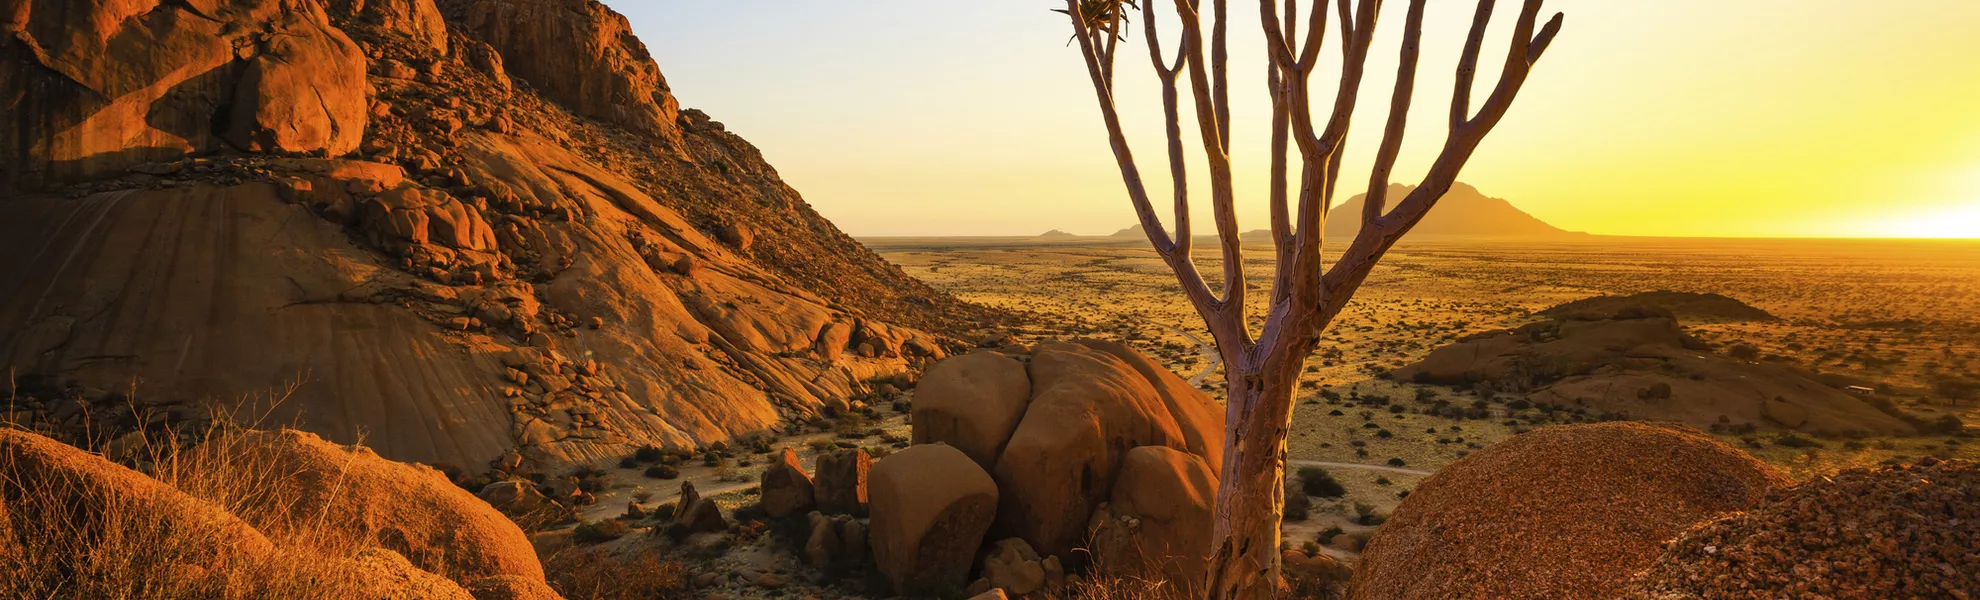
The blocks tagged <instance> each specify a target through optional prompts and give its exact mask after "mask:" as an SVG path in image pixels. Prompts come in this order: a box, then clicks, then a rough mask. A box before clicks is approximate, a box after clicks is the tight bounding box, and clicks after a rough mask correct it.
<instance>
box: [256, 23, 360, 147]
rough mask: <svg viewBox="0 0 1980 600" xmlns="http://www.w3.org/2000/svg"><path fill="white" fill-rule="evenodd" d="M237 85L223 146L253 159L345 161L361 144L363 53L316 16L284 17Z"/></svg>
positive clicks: (335, 29) (340, 32)
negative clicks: (315, 156) (299, 156)
mask: <svg viewBox="0 0 1980 600" xmlns="http://www.w3.org/2000/svg"><path fill="white" fill-rule="evenodd" d="M285 17H286V19H285V21H284V22H283V23H282V29H281V33H278V34H276V35H272V36H269V37H268V38H267V39H266V40H265V41H262V42H260V44H259V46H260V48H259V49H258V53H257V54H256V55H255V57H254V58H253V59H251V60H249V61H248V65H247V68H246V69H244V70H243V71H242V74H241V78H240V81H239V82H238V83H236V84H235V91H234V104H233V107H232V108H231V109H230V110H229V111H228V114H229V115H230V116H231V118H232V123H231V124H229V126H228V128H227V141H228V142H230V143H232V144H233V145H234V146H235V147H238V148H241V149H244V150H248V151H252V152H288V153H313V152H321V153H324V154H328V155H330V156H342V155H345V154H349V153H351V151H353V150H357V148H358V143H359V142H360V141H362V140H363V138H364V125H365V119H366V118H367V110H366V109H367V108H368V102H367V101H366V97H365V70H366V63H365V57H364V53H363V52H361V51H360V50H359V49H358V47H357V44H356V43H354V42H352V41H351V39H350V38H349V37H346V36H345V35H344V33H343V32H342V31H340V30H338V29H337V28H335V27H332V26H330V24H329V22H328V21H326V20H325V19H324V18H323V16H322V14H321V13H320V12H316V13H315V14H310V15H308V16H304V15H302V14H294V13H292V14H288V15H285Z"/></svg>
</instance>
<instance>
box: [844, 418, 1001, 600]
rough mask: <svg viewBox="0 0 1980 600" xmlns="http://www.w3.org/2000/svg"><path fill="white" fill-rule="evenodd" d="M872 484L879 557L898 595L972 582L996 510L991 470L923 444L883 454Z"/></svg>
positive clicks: (944, 589) (944, 590)
mask: <svg viewBox="0 0 1980 600" xmlns="http://www.w3.org/2000/svg"><path fill="white" fill-rule="evenodd" d="M870 482H871V486H872V492H871V493H872V502H873V503H872V509H873V520H872V527H873V529H872V532H871V534H870V535H871V542H872V544H873V560H874V562H875V563H876V564H877V565H878V567H879V570H880V573H881V574H882V575H883V576H885V577H886V579H887V581H888V583H889V584H890V585H892V586H893V589H894V592H895V593H897V594H900V595H927V594H938V593H950V592H953V591H954V590H960V589H962V587H963V585H964V584H967V583H969V579H968V577H969V570H970V563H971V562H972V561H973V560H974V559H975V557H976V550H977V548H978V547H980V546H982V545H983V534H984V533H985V532H988V531H989V530H990V523H991V519H992V518H993V517H994V515H995V513H996V510H997V494H998V492H997V484H996V482H995V481H992V480H991V479H990V476H989V474H987V473H984V472H983V469H982V468H981V467H978V466H977V465H976V463H975V462H974V461H971V460H970V458H969V456H968V455H966V454H963V453H962V452H961V451H959V450H956V449H955V448H952V447H949V446H947V445H944V444H923V445H916V446H911V447H909V448H907V449H906V450H902V451H900V452H895V453H893V454H890V455H888V456H887V457H886V458H883V459H880V461H879V462H877V463H875V464H874V465H873V472H872V478H871V480H870Z"/></svg>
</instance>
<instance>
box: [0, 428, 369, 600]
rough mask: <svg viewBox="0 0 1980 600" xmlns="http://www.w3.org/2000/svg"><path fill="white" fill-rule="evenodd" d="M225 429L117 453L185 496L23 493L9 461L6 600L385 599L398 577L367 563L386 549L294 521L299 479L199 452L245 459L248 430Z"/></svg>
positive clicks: (130, 444)
mask: <svg viewBox="0 0 1980 600" xmlns="http://www.w3.org/2000/svg"><path fill="white" fill-rule="evenodd" d="M137 422H139V423H143V422H145V421H144V420H143V419H139V420H138V421H137ZM214 423H216V424H214V425H209V426H206V427H203V428H201V430H200V431H196V432H193V433H194V435H191V436H186V438H187V439H189V440H190V441H191V442H192V443H191V444H189V445H186V446H181V445H180V444H179V441H180V440H181V438H182V436H181V435H180V434H179V432H177V431H174V430H172V429H170V428H161V429H155V430H152V431H149V432H145V431H140V432H136V433H134V434H130V435H127V436H125V437H123V438H120V439H118V440H117V441H116V442H114V443H111V444H107V447H108V448H107V449H108V450H109V451H110V454H113V455H115V456H113V458H117V459H120V461H121V462H123V463H124V464H125V465H126V466H132V467H134V468H136V469H137V470H138V471H139V472H140V473H142V474H143V475H147V476H149V477H151V478H152V479H155V480H157V481H158V482H161V483H163V484H165V485H167V486H170V487H172V488H176V489H177V490H179V491H181V492H184V493H183V495H181V494H156V493H152V494H147V493H143V491H142V490H110V491H109V492H108V493H106V492H105V490H104V488H103V486H101V485H100V484H101V481H95V482H92V481H90V480H88V478H85V477H82V476H78V475H75V474H71V473H63V474H61V475H60V476H50V477H41V478H37V479H35V480H33V481H23V480H21V477H20V473H22V469H18V468H16V465H15V464H13V461H14V460H15V459H16V457H15V456H14V454H13V453H5V454H0V461H5V462H0V497H3V498H4V500H0V504H3V505H4V506H5V512H6V513H7V515H8V516H9V517H10V518H9V521H10V522H11V523H10V524H11V528H12V529H13V531H12V534H13V535H12V536H10V537H11V539H7V538H6V537H0V597H4V598H116V599H130V600H140V599H161V600H163V599H182V598H183V599H195V598H197V599H259V598H269V599H311V598H325V599H333V598H359V597H376V596H378V595H379V593H380V590H379V589H378V588H377V586H379V585H386V584H383V583H380V582H381V581H385V580H387V579H390V577H383V576H381V575H382V574H381V573H379V572H377V571H373V570H369V569H375V568H377V567H375V565H378V564H381V563H380V562H379V561H377V560H366V561H358V560H355V559H356V557H358V555H359V554H360V553H362V552H364V551H366V550H368V549H371V548H373V547H374V544H369V543H363V542H360V541H356V540H350V539H348V538H347V537H346V536H340V535H322V534H320V533H319V532H321V531H322V530H324V529H325V525H326V523H323V522H321V520H320V519H317V520H310V519H307V518H297V517H292V516H288V515H289V511H287V510H286V508H287V507H288V506H290V505H291V504H293V503H294V502H295V501H296V498H295V495H294V494H293V493H285V492H284V490H291V489H292V488H293V487H294V486H286V485H282V483H283V481H284V480H285V479H286V478H288V477H290V476H291V474H289V473H284V472H282V471H281V470H279V469H277V468H275V467H274V466H273V465H271V464H268V463H266V462H264V461H259V460H257V459H255V458H253V457H254V456H256V455H257V454H258V453H253V452H194V451H191V448H192V447H196V446H198V445H200V444H211V446H209V447H211V448H234V447H237V444H239V443H240V440H239V437H240V436H239V432H240V431H241V430H240V429H238V428H235V427H232V426H228V425H224V424H223V423H225V421H224V420H216V421H214ZM92 445H93V446H96V447H104V446H106V445H94V444H92ZM134 491H135V492H137V493H125V492H134ZM78 499H81V500H82V501H80V502H78ZM216 508H217V511H216V510H215V509H216ZM220 511H224V512H225V513H226V514H225V515H221V514H218V513H219V512H220ZM188 515H193V516H192V517H191V518H189V517H188ZM233 517H238V519H235V518H233ZM248 522H254V523H276V524H279V525H281V526H280V527H269V528H265V529H267V530H269V531H280V532H281V534H280V535H276V536H265V535H263V534H261V533H259V532H257V531H256V530H254V529H253V528H252V527H249V526H247V525H246V523H248ZM271 542H272V546H271V544H270V543H271ZM8 545H12V546H13V547H11V548H9V547H7V546H8ZM368 565H373V566H368Z"/></svg>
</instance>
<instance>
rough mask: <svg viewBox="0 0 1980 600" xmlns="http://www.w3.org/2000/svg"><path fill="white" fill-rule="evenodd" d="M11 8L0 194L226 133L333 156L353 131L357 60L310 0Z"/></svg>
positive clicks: (4, 49)
mask: <svg viewBox="0 0 1980 600" xmlns="http://www.w3.org/2000/svg"><path fill="white" fill-rule="evenodd" d="M13 4H14V8H13V9H12V10H10V11H9V13H10V14H8V15H7V16H6V18H7V22H6V23H5V25H4V29H5V31H6V32H7V35H6V36H5V38H4V39H0V112H4V113H5V114H7V115H8V120H9V122H8V124H7V126H6V127H4V128H0V142H4V143H0V164H3V165H5V166H4V167H0V190H18V189H23V188H38V187H46V186H51V185H60V184H65V183H69V182H73V181H78V180H82V179H88V178H95V177H102V176H106V175H115V174H121V172H122V171H123V170H124V169H125V168H127V167H131V166H133V165H137V164H140V163H144V162H147V161H155V160H164V159H172V158H177V157H180V156H184V155H187V154H192V153H204V152H212V151H215V150H222V149H226V148H227V145H228V143H231V144H232V145H233V146H234V147H235V148H238V149H248V150H260V151H280V152H324V153H328V154H331V155H341V154H345V153H348V152H350V151H351V150H354V149H356V148H357V147H358V143H359V140H360V139H361V136H363V135H364V131H365V124H366V116H367V115H366V112H365V109H366V107H367V105H366V101H365V99H366V87H365V81H364V75H363V74H364V71H365V67H366V61H365V56H364V55H363V53H361V52H360V51H359V49H358V47H357V45H356V44H354V43H353V42H352V41H351V39H350V38H349V37H347V36H346V35H344V33H343V32H342V31H341V30H339V29H338V28H336V27H334V26H333V25H331V23H330V21H329V18H328V17H327V16H326V15H325V13H324V12H323V10H322V8H321V7H320V6H318V5H317V4H316V3H314V2H308V1H302V2H296V1H283V0H229V1H223V2H210V3H204V4H202V5H200V6H199V7H197V8H196V7H194V6H193V5H187V4H173V3H167V4H163V5H160V4H158V3H155V2H129V1H123V2H114V1H113V2H100V3H90V4H89V5H88V6H70V5H68V4H67V3H63V2H43V1H31V2H15V3H13ZM216 123H221V124H225V128H224V133H225V135H224V136H222V135H216V127H215V124H216Z"/></svg>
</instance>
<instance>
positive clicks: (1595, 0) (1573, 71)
mask: <svg viewBox="0 0 1980 600" xmlns="http://www.w3.org/2000/svg"><path fill="white" fill-rule="evenodd" d="M607 3H608V4H611V5H612V6H613V7H614V8H615V9H618V10H620V11H622V12H625V13H626V14H627V16H628V17H630V18H631V19H632V22H633V25H634V28H635V30H636V31H637V32H638V33H639V34H640V36H641V38H642V39H644V40H645V41H646V42H647V43H648V44H649V46H650V47H651V48H652V50H653V54H654V57H655V59H656V60H657V61H658V62H659V63H660V66H661V69H662V70H663V71H665V72H666V73H667V76H668V78H669V81H670V83H671V84H672V85H673V88H674V90H675V92H676V94H677V95H678V96H679V97H680V99H681V101H682V104H683V105H684V106H689V107H695V108H701V109H703V110H706V111H708V112H709V113H710V114H711V115H712V116H714V118H715V119H717V120H720V121H723V122H724V123H726V124H727V125H728V126H729V128H730V130H732V131H735V132H737V133H739V134H741V135H742V136H744V137H745V138H748V139H749V140H751V141H752V142H754V143H755V144H756V145H757V146H759V147H760V148H762V150H763V152H764V154H765V155H766V156H767V157H768V158H769V159H770V161H771V163H772V164H773V165H776V166H777V167H778V169H779V171H780V172H781V173H782V174H783V175H784V177H785V179H786V180H788V181H789V182H790V183H791V185H793V186H794V187H796V188H797V189H798V190H799V191H800V192H802V193H803V194H804V195H805V197H806V198H807V199H808V200H809V201H810V202H811V203H812V204H813V205H814V206H815V207H817V208H818V209H819V210H820V211H821V212H823V213H824V214H825V215H826V216H827V217H829V218H831V219H833V220H834V221H835V222H836V223H838V224H839V226H840V227H841V228H843V229H845V230H846V231H847V232H849V233H852V234H854V235H861V236H871V235H1030V234H1036V233H1039V232H1042V231H1045V230H1047V229H1063V230H1067V231H1072V232H1075V233H1083V234H1103V233H1109V232H1112V231H1113V230H1115V229H1119V228H1121V227H1125V226H1127V225H1129V224H1131V223H1133V222H1134V217H1133V212H1132V210H1131V209H1130V208H1129V207H1128V203H1127V200H1126V196H1125V194H1124V193H1123V191H1122V187H1121V182H1120V176H1119V173H1118V171H1117V170H1116V169H1115V167H1114V165H1113V159H1112V156H1111V154H1110V153H1109V152H1108V149H1107V146H1106V139H1105V133H1104V130H1103V129H1102V128H1101V126H1100V124H1099V119H1098V114H1097V111H1096V108H1095V103H1094V99H1093V94H1092V90H1091V88H1090V87H1089V84H1088V83H1087V81H1086V77H1085V73H1084V70H1083V66H1082V65H1081V64H1080V63H1079V57H1078V55H1077V52H1076V50H1074V49H1072V48H1068V47H1067V46H1066V41H1067V39H1068V36H1069V35H1070V31H1069V28H1068V26H1067V25H1066V24H1065V22H1064V20H1063V17H1060V16H1059V15H1057V14H1056V13H1051V12H1048V9H1050V8H1053V7H1060V6H1063V4H1062V3H1060V2H1054V1H1052V0H996V1H993V2H942V3H927V2H921V1H914V0H862V1H861V2H856V3H846V2H826V1H824V0H732V1H730V2H721V3H707V2H666V3H649V2H630V1H625V0H620V1H612V0H608V2H607ZM1389 4H1390V5H1391V6H1390V7H1389V11H1388V13H1387V14H1385V15H1384V18H1383V21H1382V34H1381V37H1379V38H1378V39H1377V41H1376V48H1377V49H1376V51H1375V52H1374V57H1373V58H1372V59H1371V61H1370V76H1369V77H1368V80H1367V81H1366V82H1365V84H1364V87H1363V90H1364V91H1363V94H1362V96H1363V101H1362V102H1361V105H1360V106H1361V111H1360V113H1359V114H1358V115H1357V120H1356V128H1355V134H1354V135H1352V136H1351V137H1350V142H1349V152H1350V155H1349V156H1350V158H1349V161H1348V164H1347V167H1346V173H1345V175H1344V177H1343V182H1344V183H1343V188H1344V190H1348V191H1345V192H1344V193H1343V194H1342V196H1341V197H1339V198H1336V201H1337V202H1338V201H1344V200H1346V196H1347V195H1349V194H1351V193H1353V192H1352V190H1356V189H1359V188H1362V187H1365V182H1366V169H1367V164H1368V163H1369V162H1370V160H1371V159H1370V156H1371V155H1372V153H1373V150H1374V147H1375V145H1376V143H1377V142H1378V141H1379V135H1380V131H1379V128H1380V121H1381V119H1382V115H1384V114H1385V113H1386V111H1387V108H1388V96H1389V89H1390V85H1391V84H1392V81H1393V78H1394V73H1395V60H1396V58H1395V54H1396V42H1397V38H1399V37H1400V29H1401V21H1402V16H1403V15H1402V11H1403V8H1405V7H1406V3H1404V2H1402V1H1401V0H1395V1H1392V2H1389ZM1499 4H1500V5H1502V6H1500V10H1499V13H1498V18H1497V19H1496V20H1495V22H1494V25H1495V27H1494V31H1493V36H1492V37H1491V41H1490V42H1488V44H1487V48H1488V52H1487V55H1486V57H1485V60H1484V61H1482V63H1481V64H1482V65H1492V64H1494V63H1495V62H1497V61H1498V60H1499V59H1498V57H1497V56H1495V54H1496V55H1498V56H1502V55H1503V54H1502V53H1503V46H1504V42H1505V40H1506V39H1507V38H1506V33H1507V31H1508V30H1509V28H1510V26H1511V21H1512V20H1513V17H1514V16H1515V15H1516V11H1517V7H1518V4H1519V3H1518V2H1500V3H1499ZM1255 6H1256V5H1255V4H1253V3H1249V2H1241V1H1239V2H1233V3H1232V12H1233V17H1234V19H1233V27H1232V31H1233V33H1234V35H1233V40H1232V46H1231V48H1232V55H1233V57H1232V59H1233V60H1232V76H1233V88H1234V90H1235V91H1236V94H1235V95H1234V98H1235V103H1236V105H1237V106H1236V107H1235V109H1234V112H1235V118H1234V119H1235V121H1236V123H1235V126H1234V134H1235V136H1234V137H1235V139H1234V144H1233V146H1234V151H1233V154H1234V161H1235V162H1236V167H1237V169H1238V180H1239V187H1238V191H1239V193H1240V195H1241V196H1242V197H1243V200H1242V201H1241V208H1242V209H1243V212H1242V213H1241V216H1240V218H1241V219H1242V220H1244V228H1245V229H1253V228H1263V227H1264V226H1265V221H1264V206H1263V201H1262V198H1261V197H1262V195H1263V194H1262V191H1261V189H1260V188H1259V185H1260V184H1261V183H1262V181H1263V175H1264V167H1265V164H1266V163H1265V160H1264V149H1265V139H1266V136H1267V134H1268V131H1267V125H1268V124H1267V122H1266V120H1265V119H1266V116H1267V115H1268V114H1269V105H1268V104H1267V102H1266V99H1265V95H1264V83H1263V79H1264V77H1263V71H1264V67H1263V64H1264V63H1263V59H1262V53H1261V52H1260V46H1261V45H1262V42H1261V41H1260V37H1261V36H1260V34H1258V33H1257V29H1258V26H1257V22H1258V20H1257V13H1256V8H1255ZM1429 6H1430V13H1429V19H1428V21H1427V22H1426V31H1425V41H1426V43H1425V45H1424V53H1423V57H1424V58H1423V64H1422V66H1421V68H1420V71H1419V74H1418V79H1417V82H1418V83H1417V102H1416V103H1415V108H1414V109H1413V110H1412V119H1411V122H1412V128H1411V135H1412V137H1411V138H1409V141H1408V142H1407V143H1406V144H1405V147H1404V153H1403V158H1402V160H1401V161H1400V163H1399V165H1398V178H1397V180H1398V182H1402V183H1414V179H1415V178H1418V177H1420V176H1421V171H1422V169H1423V168H1424V167H1426V166H1427V165H1428V163H1429V161H1430V160H1431V158H1432V157H1433V156H1434V153H1435V152H1436V150H1437V148H1438V147H1439V146H1441V144H1442V142H1443V131H1442V129H1443V120H1444V119H1443V114H1444V112H1445V110H1446V108H1447V103H1448V99H1449V97H1450V92H1451V83H1450V82H1451V74H1452V70H1453V68H1454V65H1455V63H1456V59H1457V54H1458V48H1459V46H1460V45H1461V44H1462V41H1463V39H1462V38H1463V36H1464V28H1465V26H1466V24H1467V23H1468V21H1469V17H1470V12H1471V6H1473V4H1472V3H1471V2H1469V1H1463V2H1460V1H1457V0H1431V1H1430V5H1429ZM1548 10H1549V12H1552V11H1561V12H1565V13H1567V19H1566V27H1565V28H1564V30H1563V32H1562V33H1561V35H1560V37H1559V39H1558V40H1557V41H1556V42H1555V43H1554V45H1553V47H1552V48H1551V49H1550V50H1549V51H1548V52H1547V55H1546V57H1545V58H1544V59H1543V60H1542V61H1541V63H1540V65H1539V66H1538V67H1537V69H1536V71H1535V73H1534V75H1533V77H1532V79H1530V80H1529V82H1528V83H1527V85H1526V87H1525V89H1524V91H1523V92H1522V93H1521V95H1520V98H1519V101H1518V102H1517V103H1516V104H1515V106H1514V108H1513V111H1512V113H1511V114H1510V115H1509V116H1508V117H1507V118H1506V119H1505V121H1503V122H1502V123H1501V124H1500V125H1499V127H1498V129H1497V130H1495V131H1494V132H1493V134H1492V136H1491V137H1490V138H1488V140H1487V141H1486V142H1485V144H1484V146H1483V147H1481V148H1480V150H1479V152H1478V153H1477V155H1476V157H1475V158H1473V159H1472V161H1471V163H1470V165H1469V166H1468V167H1467V168H1466V169H1465V171H1464V174H1463V176H1462V177H1461V179H1462V180H1463V181H1466V182H1468V183H1471V184H1474V185H1476V186H1477V187H1478V188H1480V189H1481V190H1483V191H1484V192H1485V193H1486V194H1488V195H1493V196H1498V197H1503V198H1507V199H1509V200H1511V201H1512V202H1513V203H1514V204H1516V205H1518V206H1519V207H1520V208H1522V209H1525V210H1526V211H1527V212H1530V213H1533V214H1534V215H1535V216H1538V217H1540V218H1542V219H1544V220H1547V221H1548V222H1551V223H1553V224H1555V225H1557V226H1559V227H1562V228H1565V229H1570V230H1580V231H1588V232H1591V233H1600V234H1615V235H1651V236H1734V237H1775V236H1796V237H1801V236H1819V237H1831V236H1834V237H1980V0H1891V1H1888V2H1862V1H1860V0H1719V1H1706V0H1655V1H1652V0H1555V1H1552V2H1548ZM1163 17H1165V22H1166V23H1168V24H1170V25H1171V27H1170V28H1169V31H1171V32H1173V31H1174V29H1175V28H1174V27H1173V25H1174V23H1175V19H1174V17H1173V15H1170V14H1164V15H1163ZM1138 33H1139V29H1138V27H1137V29H1136V34H1137V35H1135V36H1134V37H1131V38H1130V40H1129V43H1132V44H1134V45H1133V46H1132V47H1131V48H1124V49H1123V52H1122V53H1121V60H1122V64H1121V73H1122V76H1123V78H1122V80H1121V82H1120V86H1121V92H1120V94H1121V96H1122V103H1123V110H1124V112H1125V116H1126V118H1127V119H1129V122H1130V127H1131V131H1130V136H1131V137H1132V138H1133V142H1134V145H1135V147H1136V150H1137V153H1138V155H1139V157H1140V159H1141V161H1142V165H1143V170H1144V172H1147V173H1149V174H1150V175H1151V176H1154V175H1160V174H1161V173H1164V172H1165V171H1166V167H1165V166H1164V165H1165V163H1164V160H1165V158H1164V157H1163V156H1162V155H1161V153H1160V150H1161V148H1162V143H1163V142H1162V138H1161V129H1160V127H1161V124H1160V123H1159V120H1158V114H1159V113H1158V112H1157V111H1158V110H1159V107H1158V105H1157V104H1156V100H1157V98H1156V96H1155V94H1156V88H1155V87H1154V83H1153V80H1152V78H1151V77H1149V75H1148V72H1149V71H1148V62H1147V57H1146V53H1145V51H1144V50H1143V49H1142V47H1141V46H1140V43H1141V39H1140V37H1139V35H1138ZM1172 35H1173V33H1171V36H1172ZM1171 39H1172V37H1171ZM1170 45H1171V47H1172V46H1173V42H1171V44H1170ZM1327 56H1329V57H1336V56H1338V52H1336V51H1335V50H1334V49H1332V48H1330V49H1329V50H1328V54H1327ZM1495 74H1496V73H1495V70H1494V71H1488V70H1486V69H1481V74H1480V76H1479V82H1478V84H1477V85H1478V89H1479V91H1478V92H1477V93H1475V94H1474V98H1483V97H1484V95H1485V93H1486V92H1485V90H1487V89H1489V87H1490V86H1491V85H1492V84H1493V83H1494V82H1495V80H1494V75H1495ZM1333 81H1334V73H1333V72H1330V71H1323V72H1321V73H1316V74H1315V76H1314V88H1315V90H1316V91H1324V93H1316V95H1320V96H1331V90H1332V89H1333ZM1186 110H1187V109H1186ZM1316 112H1317V113H1321V114H1324V113H1325V112H1326V108H1325V107H1320V108H1318V109H1316ZM1188 118H1190V116H1189V115H1188V114H1185V119H1188ZM1185 129H1186V130H1193V126H1189V125H1186V126H1185ZM1188 145H1190V146H1192V147H1193V146H1195V145H1196V142H1195V141H1194V140H1193V139H1192V140H1191V141H1190V142H1189V144H1188ZM1161 179H1162V180H1163V181H1166V178H1165V177H1164V178H1161ZM1195 180H1196V181H1201V180H1202V175H1201V173H1200V172H1199V173H1197V174H1196V178H1195ZM1151 191H1153V192H1154V193H1155V194H1156V195H1157V197H1158V198H1162V197H1166V191H1163V190H1161V189H1160V186H1159V185H1158V186H1156V189H1154V190H1151ZM1201 204H1205V205H1207V200H1205V201H1204V202H1203V203H1201ZM1201 208H1202V209H1203V210H1204V211H1205V212H1206V213H1207V210H1208V207H1207V206H1202V207H1201ZM1199 222H1202V223H1206V224H1207V222H1208V221H1207V217H1205V218H1204V220H1202V221H1199ZM1206 226H1207V225H1206Z"/></svg>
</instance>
